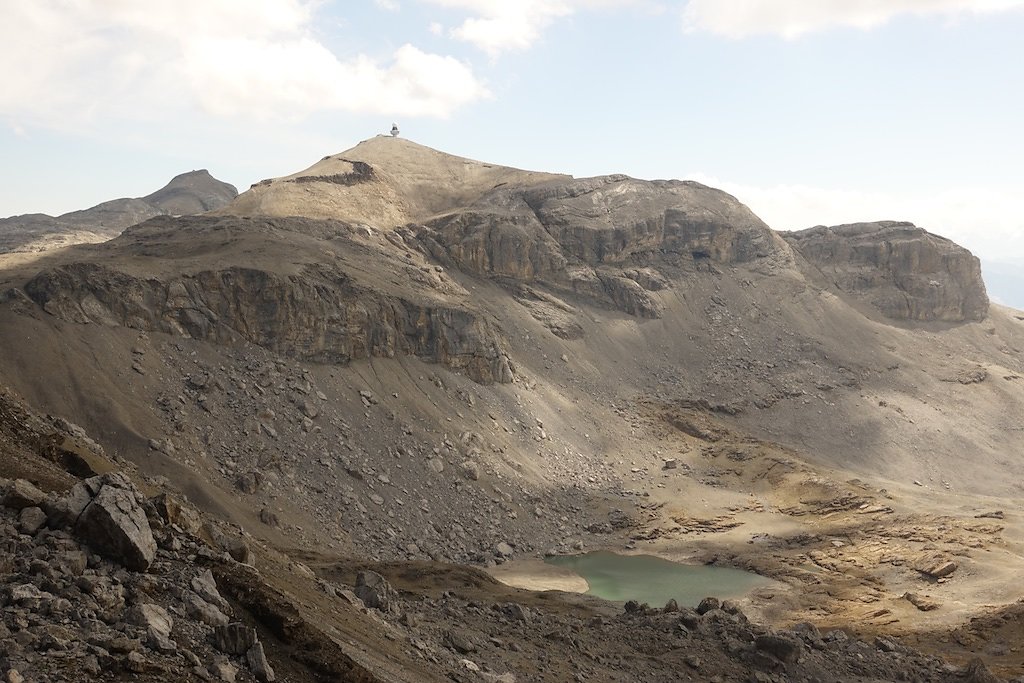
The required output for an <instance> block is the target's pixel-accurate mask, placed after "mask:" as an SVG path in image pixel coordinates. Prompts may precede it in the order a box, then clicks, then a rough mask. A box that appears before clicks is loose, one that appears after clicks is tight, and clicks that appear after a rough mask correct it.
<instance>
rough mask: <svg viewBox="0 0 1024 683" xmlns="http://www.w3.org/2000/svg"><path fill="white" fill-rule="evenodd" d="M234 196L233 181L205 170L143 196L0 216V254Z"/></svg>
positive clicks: (102, 233)
mask: <svg viewBox="0 0 1024 683" xmlns="http://www.w3.org/2000/svg"><path fill="white" fill-rule="evenodd" d="M237 196H238V190H237V189H235V187H234V186H233V185H229V184H228V183H225V182H222V181H220V180H217V179H216V178H214V177H213V176H211V175H210V173H209V171H207V170H206V169H202V170H199V171H190V172H188V173H182V174H181V175H177V176H175V177H174V178H172V179H171V181H170V182H169V183H167V185H165V186H164V187H162V188H160V189H159V190H157V191H156V192H153V193H152V194H148V195H146V196H145V197H137V198H131V199H113V200H110V201H107V202H103V203H102V204H97V205H96V206H94V207H92V208H89V209H82V210H80V211H71V212H69V213H65V214H61V215H60V216H48V215H46V214H41V213H33V214H25V215H22V216H11V217H9V218H0V253H7V252H38V251H46V250H47V249H51V248H55V247H60V246H67V245H69V244H78V243H82V242H102V241H104V240H108V239H110V238H111V237H114V236H115V235H117V234H119V233H120V232H121V231H122V230H124V229H125V228H127V227H128V226H130V225H135V224H136V223H139V222H141V221H144V220H146V219H148V218H152V217H154V216H164V215H172V216H178V215H191V214H198V213H204V212H206V211H211V210H213V209H219V208H221V207H223V206H225V205H227V204H228V203H229V202H231V201H232V200H233V199H234V198H235V197H237Z"/></svg>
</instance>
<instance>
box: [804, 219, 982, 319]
mask: <svg viewBox="0 0 1024 683" xmlns="http://www.w3.org/2000/svg"><path fill="white" fill-rule="evenodd" d="M785 237H786V239H787V240H788V241H789V243H790V244H791V245H792V246H793V248H794V249H796V250H797V251H798V252H799V253H800V254H801V255H802V256H803V257H804V258H805V259H807V261H808V262H809V263H810V264H811V265H813V266H814V267H816V268H817V269H819V270H820V271H821V272H822V273H823V274H824V275H825V277H826V278H828V279H829V280H831V281H832V282H833V283H834V284H835V285H836V287H838V288H839V289H840V290H842V291H843V292H845V293H847V294H851V295H853V296H855V297H858V298H861V299H864V300H866V301H868V302H869V303H871V304H872V305H873V306H875V307H876V308H877V309H878V310H879V311H881V312H882V314H883V315H885V316H886V317H888V318H892V319H895V320H915V321H943V322H969V321H977V320H982V319H984V318H985V316H986V315H988V303H989V302H988V296H987V294H986V293H985V284H984V282H983V281H982V279H981V266H980V263H979V261H978V259H977V257H975V256H974V255H973V254H971V253H970V252H969V251H967V250H966V249H964V248H963V247H960V246H958V245H957V244H954V243H953V242H951V241H949V240H947V239H944V238H942V237H939V236H937V235H933V234H931V233H929V232H926V231H925V230H922V229H921V228H918V227H916V226H915V225H913V224H912V223H902V222H895V221H881V222H877V223H854V224H850V225H838V226H834V227H824V226H818V227H816V228H810V229H809V230H803V231H800V232H794V233H788V234H786V235H785Z"/></svg>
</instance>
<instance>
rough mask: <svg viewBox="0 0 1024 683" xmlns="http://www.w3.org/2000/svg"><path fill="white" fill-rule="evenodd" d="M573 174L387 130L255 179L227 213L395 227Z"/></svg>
mask: <svg viewBox="0 0 1024 683" xmlns="http://www.w3.org/2000/svg"><path fill="white" fill-rule="evenodd" d="M569 178H570V176H567V175H561V174H555V173H541V172H536V171H524V170H521V169H517V168H510V167H507V166H500V165H496V164H489V163H485V162H482V161H475V160H473V159H466V158H464V157H459V156H455V155H452V154H447V153H445V152H441V151H439V150H436V149H433V148H431V147H427V146H425V145H421V144H419V143H416V142H413V141H411V140H406V139H404V138H393V137H391V136H384V135H381V136H377V137H374V138H370V139H368V140H363V141H362V142H360V143H359V144H358V145H356V146H355V147H352V148H350V149H347V150H345V151H344V152H339V153H337V154H331V155H328V156H325V157H324V158H323V159H321V160H320V161H318V162H317V163H315V164H313V165H312V166H310V167H309V168H307V169H304V170H302V171H299V172H298V173H293V174H291V175H287V176H283V177H280V178H274V179H270V180H263V181H261V182H259V183H256V184H255V185H253V186H252V188H250V189H249V190H248V191H247V192H244V193H242V194H241V195H239V197H238V199H237V200H236V201H235V202H233V203H232V204H231V205H230V206H228V207H226V208H225V209H223V210H222V211H221V213H225V214H233V215H243V216H253V215H270V216H297V215H300V216H306V217H309V218H341V219H345V220H350V221H356V222H363V223H367V224H369V225H372V226H375V227H378V228H381V229H390V228H393V227H395V226H398V225H405V224H407V223H413V222H421V221H424V220H426V219H428V218H430V217H432V216H436V215H438V214H442V213H445V212H448V211H452V210H454V209H457V208H461V207H465V206H469V205H471V204H473V203H474V202H476V201H477V200H479V199H480V198H481V197H482V196H483V195H485V194H486V193H488V192H490V191H492V190H494V189H495V188H496V187H499V186H505V185H525V184H535V183H540V182H545V181H549V180H556V179H561V180H567V179H569Z"/></svg>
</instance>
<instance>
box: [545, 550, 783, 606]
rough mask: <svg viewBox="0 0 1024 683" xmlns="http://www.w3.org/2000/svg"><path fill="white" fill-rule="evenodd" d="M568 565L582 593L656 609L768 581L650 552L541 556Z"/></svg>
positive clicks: (733, 594) (736, 593) (742, 591)
mask: <svg viewBox="0 0 1024 683" xmlns="http://www.w3.org/2000/svg"><path fill="white" fill-rule="evenodd" d="M545 561H546V562H548V563H549V564H553V565H555V566H558V567H565V568H566V569H571V570H572V571H574V572H575V573H577V574H579V575H580V576H582V577H583V578H584V579H586V580H587V583H589V584H590V590H588V591H587V593H590V594H591V595H596V596H598V597H599V598H604V599H605V600H616V601H620V602H621V601H626V600H636V601H638V602H646V603H648V604H650V605H651V606H652V607H662V606H664V605H665V603H666V602H668V601H669V599H670V598H675V599H676V602H678V603H679V604H680V605H681V606H689V607H696V605H697V603H699V602H700V601H701V600H702V599H703V598H706V597H707V596H709V595H713V596H715V597H716V598H723V599H724V598H739V597H742V596H743V595H746V594H747V593H749V592H750V591H751V590H753V589H755V588H759V587H761V586H771V585H775V582H774V581H772V580H771V579H767V578H765V577H763V576H759V575H757V574H754V573H752V572H747V571H743V570H741V569H732V568H730V567H712V566H708V565H690V564H680V563H678V562H672V561H670V560H665V559H662V558H660V557H654V556H653V555H618V554H616V553H610V552H606V551H599V552H593V553H587V554H585V555H558V556H555V557H549V558H547V559H546V560H545Z"/></svg>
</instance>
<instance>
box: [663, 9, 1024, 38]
mask: <svg viewBox="0 0 1024 683" xmlns="http://www.w3.org/2000/svg"><path fill="white" fill-rule="evenodd" d="M1022 7H1024V0H688V2H687V3H686V7H685V8H684V9H683V23H684V26H685V28H686V29H687V30H691V31H693V30H702V31H710V32H711V33H717V34H719V35H723V36H728V37H730V38H743V37H746V36H750V35H757V34H774V35H780V36H783V37H785V38H796V37H799V36H801V35H803V34H806V33H812V32H814V31H821V30H825V29H829V28H834V27H838V26H851V27H855V28H862V29H869V28H873V27H876V26H880V25H882V24H885V23H886V22H888V21H889V20H891V19H892V18H894V17H896V16H898V15H902V14H916V15H939V16H946V17H956V16H959V15H965V14H986V13H992V12H1002V11H1006V10H1011V9H1015V8H1016V9H1019V8H1022Z"/></svg>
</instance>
